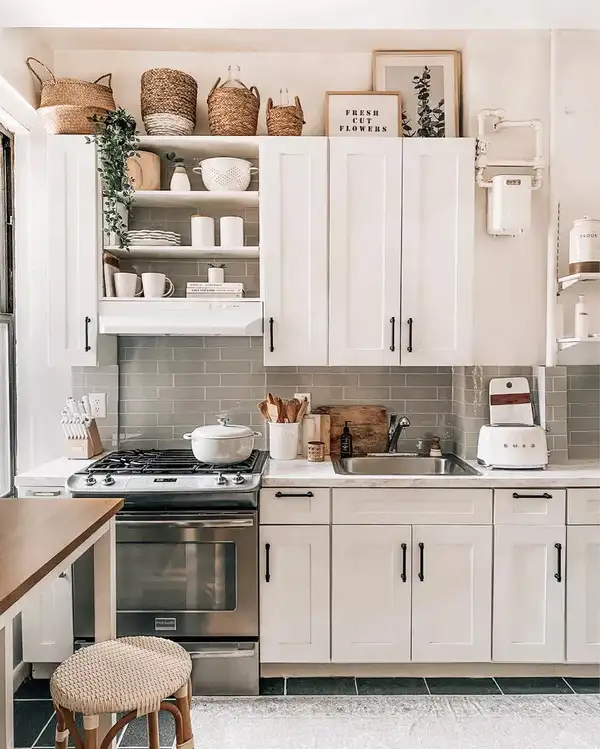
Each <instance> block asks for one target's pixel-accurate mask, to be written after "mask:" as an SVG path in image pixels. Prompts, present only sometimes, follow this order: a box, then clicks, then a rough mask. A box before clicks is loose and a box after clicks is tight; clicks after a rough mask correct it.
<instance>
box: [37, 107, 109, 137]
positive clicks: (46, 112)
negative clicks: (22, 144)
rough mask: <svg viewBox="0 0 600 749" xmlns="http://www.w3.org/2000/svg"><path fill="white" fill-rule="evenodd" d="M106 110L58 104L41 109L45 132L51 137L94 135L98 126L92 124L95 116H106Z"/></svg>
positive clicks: (39, 111)
mask: <svg viewBox="0 0 600 749" xmlns="http://www.w3.org/2000/svg"><path fill="white" fill-rule="evenodd" d="M106 111H107V110H106V109H104V108H100V107H82V106H79V105H78V104H57V105H56V106H54V107H40V108H39V109H38V114H39V115H40V117H41V118H42V122H43V124H44V130H45V131H46V132H47V133H49V134H50V135H93V134H94V133H95V132H96V126H95V124H94V123H93V122H91V119H90V118H91V117H92V116H93V115H95V114H96V115H98V116H99V117H105V116H106Z"/></svg>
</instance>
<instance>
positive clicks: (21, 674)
mask: <svg viewBox="0 0 600 749" xmlns="http://www.w3.org/2000/svg"><path fill="white" fill-rule="evenodd" d="M29 671H30V664H29V663H25V662H24V661H21V663H19V665H18V666H15V668H14V669H13V692H16V691H17V689H18V688H19V687H20V686H21V684H22V683H23V682H24V681H25V679H26V678H27V677H28V676H29Z"/></svg>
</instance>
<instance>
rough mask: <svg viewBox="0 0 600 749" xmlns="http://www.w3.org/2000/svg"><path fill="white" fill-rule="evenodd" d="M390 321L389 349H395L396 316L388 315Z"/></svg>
mask: <svg viewBox="0 0 600 749" xmlns="http://www.w3.org/2000/svg"><path fill="white" fill-rule="evenodd" d="M390 322H391V323H392V345H391V346H390V351H395V350H396V318H395V317H390Z"/></svg>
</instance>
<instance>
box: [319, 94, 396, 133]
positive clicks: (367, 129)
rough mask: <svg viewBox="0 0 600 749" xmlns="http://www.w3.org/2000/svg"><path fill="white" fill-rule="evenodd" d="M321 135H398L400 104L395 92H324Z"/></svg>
mask: <svg viewBox="0 0 600 749" xmlns="http://www.w3.org/2000/svg"><path fill="white" fill-rule="evenodd" d="M325 99H326V107H325V135H329V136H353V137H357V136H361V135H367V136H377V137H386V136H387V137H392V138H398V137H399V136H401V135H402V121H401V114H402V107H401V99H400V94H399V93H398V92H397V91H380V92H377V91H327V93H326V94H325Z"/></svg>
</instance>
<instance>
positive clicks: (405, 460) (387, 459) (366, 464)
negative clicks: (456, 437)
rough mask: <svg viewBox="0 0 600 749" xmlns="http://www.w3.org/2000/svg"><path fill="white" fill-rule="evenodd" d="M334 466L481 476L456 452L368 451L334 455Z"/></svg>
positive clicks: (347, 471)
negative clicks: (438, 454) (351, 455)
mask: <svg viewBox="0 0 600 749" xmlns="http://www.w3.org/2000/svg"><path fill="white" fill-rule="evenodd" d="M332 463H333V469H334V471H335V472H336V473H338V474H342V475H361V476H433V475H435V476H479V475H481V474H480V473H479V471H476V470H475V469H474V468H471V466H470V465H468V464H467V463H465V462H464V461H463V460H461V459H460V458H457V457H456V455H444V456H443V457H441V458H428V457H422V456H420V455H410V454H408V455H407V454H402V455H397V454H396V455H395V454H390V455H387V454H385V455H366V456H365V457H357V458H338V457H336V456H333V457H332Z"/></svg>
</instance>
